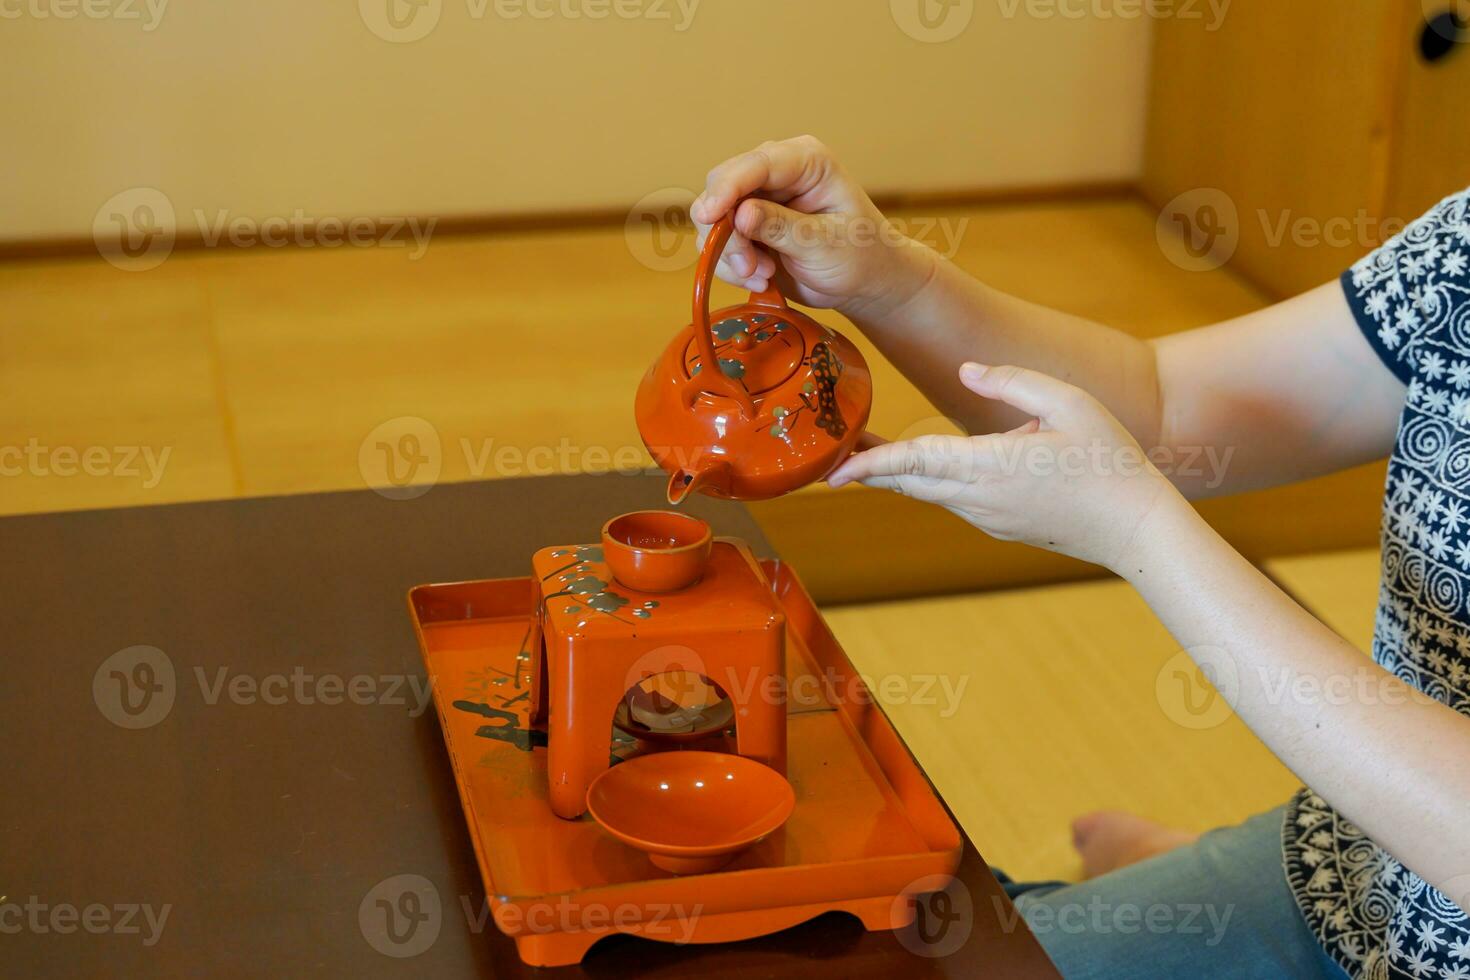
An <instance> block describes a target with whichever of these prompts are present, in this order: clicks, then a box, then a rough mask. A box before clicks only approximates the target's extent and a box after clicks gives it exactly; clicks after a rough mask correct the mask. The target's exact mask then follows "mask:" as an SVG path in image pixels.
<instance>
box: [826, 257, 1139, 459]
mask: <svg viewBox="0 0 1470 980" xmlns="http://www.w3.org/2000/svg"><path fill="white" fill-rule="evenodd" d="M909 248H910V249H912V251H909V252H908V253H907V254H905V255H904V256H903V257H902V261H903V262H904V263H905V264H906V265H907V267H908V269H909V271H910V272H911V273H912V274H913V275H914V276H915V278H916V279H917V280H919V281H922V282H923V286H922V287H920V288H918V289H917V290H916V291H914V292H913V293H912V295H911V296H909V297H907V298H906V299H905V300H904V301H903V302H902V303H901V304H899V305H898V306H897V307H896V308H892V309H886V310H882V311H881V312H880V311H878V310H874V311H873V312H872V313H871V314H870V313H868V312H866V311H864V310H863V309H855V310H843V311H842V312H844V313H846V314H847V315H848V316H849V317H850V318H851V319H852V320H853V322H854V323H856V324H857V326H858V328H859V329H861V330H862V331H863V333H864V334H865V335H867V336H868V337H869V338H870V339H871V340H872V341H873V343H874V344H876V345H877V347H878V349H879V350H881V351H882V352H883V354H884V356H885V357H887V358H888V359H889V360H890V361H891V362H893V364H894V366H895V367H897V368H898V369H899V370H900V371H901V372H903V374H904V376H905V377H907V378H908V379H909V380H910V381H912V382H913V383H914V384H915V385H917V386H918V388H919V390H921V391H922V392H923V393H924V394H925V395H926V396H928V398H929V400H930V401H932V402H933V403H934V405H935V406H936V407H937V408H938V409H939V410H940V411H942V412H944V414H945V415H946V416H948V417H950V418H952V419H954V420H955V421H956V422H959V423H960V424H961V425H963V426H964V427H965V429H966V430H967V431H969V432H970V433H971V434H976V435H979V434H984V433H988V432H1001V431H1005V430H1007V429H1010V428H1011V427H1013V426H1015V425H1016V424H1018V423H1019V422H1021V421H1024V419H1023V418H1022V417H1021V416H1020V414H1018V413H1017V412H1015V410H1014V409H1010V408H1007V407H1006V406H1004V405H1000V404H998V403H986V402H983V401H980V400H977V399H976V398H975V397H974V395H973V394H971V393H970V392H968V391H967V390H966V389H965V388H964V386H963V385H961V384H960V383H959V381H958V380H957V378H956V375H955V371H956V369H957V367H958V365H960V364H961V363H963V362H965V361H980V362H982V363H987V364H1014V365H1018V366H1020V367H1028V368H1031V369H1033V370H1037V371H1042V372H1045V373H1047V374H1050V375H1053V376H1055V377H1058V378H1061V379H1063V380H1065V381H1067V382H1069V383H1071V384H1074V385H1077V386H1078V387H1080V388H1083V389H1085V390H1087V391H1088V392H1090V393H1092V395H1093V396H1094V397H1096V398H1097V399H1098V400H1100V401H1101V402H1102V403H1103V404H1104V405H1106V406H1107V407H1108V408H1109V409H1110V410H1111V411H1112V413H1113V414H1114V415H1116V416H1117V417H1118V419H1119V420H1120V421H1121V422H1122V423H1123V424H1124V425H1125V426H1127V427H1128V429H1129V431H1130V432H1132V433H1133V435H1134V437H1135V438H1136V439H1138V441H1139V442H1141V443H1142V444H1143V445H1144V446H1153V445H1155V444H1156V443H1157V439H1158V435H1159V424H1160V413H1161V407H1160V403H1159V386H1158V376H1157V372H1156V363H1155V358H1154V349H1153V347H1152V345H1150V344H1148V343H1147V342H1145V341H1142V340H1138V339H1137V338H1134V337H1130V336H1129V335H1127V334H1125V333H1122V332H1120V331H1117V330H1113V329H1111V328H1109V327H1106V326H1103V325H1102V324H1099V323H1093V322H1092V321H1090V320H1086V319H1083V318H1081V317H1076V316H1071V315H1069V314H1066V313H1061V312H1058V311H1056V310H1051V309H1047V308H1046V307H1043V306H1037V305H1035V304H1032V303H1027V302H1025V301H1023V300H1019V299H1016V298H1015V297H1013V296H1007V295H1006V294H1004V293H1002V292H999V291H998V290H995V289H992V288H990V287H988V286H986V285H984V284H983V283H981V282H979V281H978V280H976V279H975V278H974V277H972V276H970V275H969V274H967V273H966V272H964V271H963V270H962V269H959V268H958V267H956V266H955V265H954V264H953V263H951V262H948V261H946V260H944V259H942V258H940V257H939V256H938V255H937V254H936V253H934V252H933V251H932V250H930V249H926V248H924V247H923V246H919V245H913V246H909Z"/></svg>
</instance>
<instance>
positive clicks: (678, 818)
mask: <svg viewBox="0 0 1470 980" xmlns="http://www.w3.org/2000/svg"><path fill="white" fill-rule="evenodd" d="M795 807H796V794H795V793H794V792H792V789H791V784H790V783H789V782H787V781H786V777H785V776H783V775H781V774H780V773H779V772H777V771H776V770H774V769H772V768H770V767H769V766H764V765H762V764H761V763H759V762H755V761H754V760H751V759H747V758H745V757H744V756H740V755H731V754H728V753H725V752H697V751H687V752H658V753H655V754H652V755H641V756H636V757H634V758H632V759H629V760H627V761H626V762H623V763H620V764H618V765H616V766H613V767H612V768H611V769H609V770H607V771H606V772H604V773H603V774H602V775H601V776H598V777H597V778H596V779H595V780H593V782H592V785H591V787H589V788H588V790H587V809H588V811H589V812H591V814H592V819H594V820H596V821H597V822H598V823H599V824H601V825H602V828H603V829H604V830H606V831H607V832H608V833H609V834H612V835H613V836H614V837H616V838H617V839H618V840H620V841H622V842H623V843H625V844H628V845H630V846H632V847H636V848H638V849H639V850H641V851H646V852H648V859H649V860H650V861H652V862H653V864H654V865H655V866H656V867H659V868H663V869H664V870H665V871H672V872H673V873H674V874H704V873H706V872H709V871H714V870H716V869H718V868H720V867H722V866H724V865H725V864H727V863H729V862H730V861H732V860H734V858H735V856H736V855H737V854H739V853H740V852H741V851H743V850H745V849H746V848H748V847H751V846H752V845H754V844H756V843H759V842H760V841H761V840H762V839H764V838H765V837H767V836H769V835H770V834H772V833H774V832H775V831H777V830H779V829H780V827H781V825H782V824H784V823H785V822H786V818H787V817H789V816H791V811H792V810H793V809H794V808H795Z"/></svg>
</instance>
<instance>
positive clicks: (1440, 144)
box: [1388, 0, 1470, 220]
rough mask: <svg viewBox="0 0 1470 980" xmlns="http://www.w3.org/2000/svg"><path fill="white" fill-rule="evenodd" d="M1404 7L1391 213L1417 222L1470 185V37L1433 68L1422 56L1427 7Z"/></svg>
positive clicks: (1469, 7) (1449, 2)
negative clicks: (1468, 111)
mask: <svg viewBox="0 0 1470 980" xmlns="http://www.w3.org/2000/svg"><path fill="white" fill-rule="evenodd" d="M1455 5H1456V4H1455V2H1453V0H1445V3H1443V4H1442V5H1441V6H1442V8H1443V9H1445V10H1450V9H1452V8H1454V7H1455ZM1403 6H1404V9H1403V11H1402V17H1403V29H1402V31H1401V32H1400V35H1399V37H1400V46H1401V49H1402V52H1403V55H1404V57H1403V62H1402V64H1403V75H1402V80H1401V82H1400V84H1399V94H1398V99H1397V103H1396V104H1397V107H1398V108H1397V118H1396V120H1395V124H1394V140H1393V159H1392V167H1391V170H1390V187H1389V198H1388V213H1390V214H1393V215H1397V216H1399V217H1401V218H1404V219H1406V220H1412V219H1413V218H1415V217H1417V216H1419V215H1420V214H1422V213H1423V212H1424V211H1425V210H1426V209H1428V208H1429V207H1430V206H1431V205H1433V204H1434V203H1435V202H1437V201H1439V200H1440V199H1441V198H1442V197H1444V196H1445V195H1447V194H1451V193H1454V192H1455V191H1458V190H1461V189H1463V188H1464V187H1466V186H1467V185H1470V127H1467V126H1465V125H1464V124H1463V122H1462V116H1463V113H1464V107H1465V103H1466V100H1467V99H1470V34H1463V35H1461V41H1460V43H1459V44H1458V45H1456V46H1455V48H1454V49H1453V51H1452V52H1451V53H1450V54H1449V55H1448V56H1446V57H1445V58H1444V59H1443V60H1441V61H1438V62H1435V63H1434V64H1430V63H1428V62H1426V61H1425V60H1424V59H1423V58H1422V57H1420V55H1419V47H1418V38H1419V35H1420V34H1421V33H1422V32H1423V29H1424V15H1423V8H1421V6H1420V4H1419V3H1416V2H1412V0H1406V2H1405V3H1404V4H1403ZM1425 7H1430V5H1429V4H1427V3H1426V4H1425ZM1460 7H1461V9H1462V10H1463V12H1464V13H1465V14H1467V15H1470V3H1465V2H1461V3H1460ZM1430 9H1436V8H1432V7H1431V8H1430Z"/></svg>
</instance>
